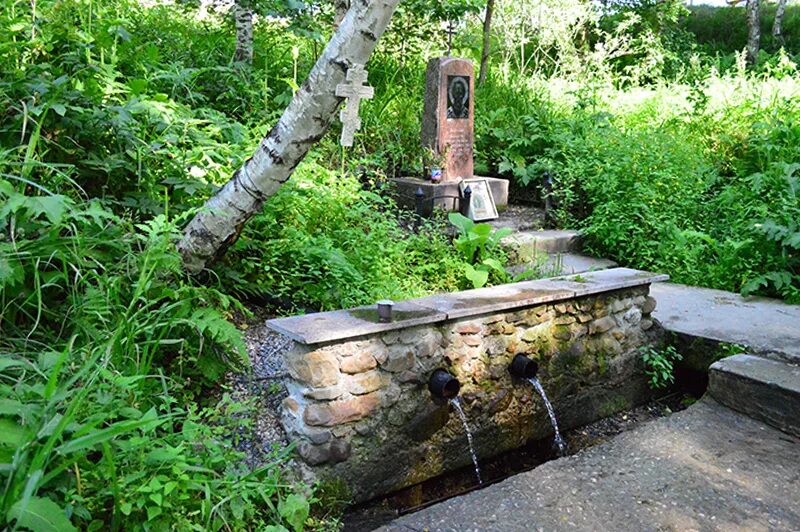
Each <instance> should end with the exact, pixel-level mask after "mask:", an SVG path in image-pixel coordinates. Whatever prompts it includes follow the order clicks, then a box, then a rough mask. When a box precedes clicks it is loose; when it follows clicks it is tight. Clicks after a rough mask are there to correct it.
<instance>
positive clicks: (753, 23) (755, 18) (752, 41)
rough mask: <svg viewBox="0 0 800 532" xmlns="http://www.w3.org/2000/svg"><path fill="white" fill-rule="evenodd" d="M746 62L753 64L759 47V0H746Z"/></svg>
mask: <svg viewBox="0 0 800 532" xmlns="http://www.w3.org/2000/svg"><path fill="white" fill-rule="evenodd" d="M746 9H747V62H748V63H749V64H751V65H755V64H756V62H757V61H758V50H759V49H760V48H761V0H747V6H746Z"/></svg>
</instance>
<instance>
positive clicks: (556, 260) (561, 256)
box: [508, 253, 617, 277]
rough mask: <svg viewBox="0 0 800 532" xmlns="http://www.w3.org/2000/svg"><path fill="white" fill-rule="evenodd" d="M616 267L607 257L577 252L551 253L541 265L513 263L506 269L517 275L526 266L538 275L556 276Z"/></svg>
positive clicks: (525, 268)
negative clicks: (600, 257) (601, 257)
mask: <svg viewBox="0 0 800 532" xmlns="http://www.w3.org/2000/svg"><path fill="white" fill-rule="evenodd" d="M534 264H536V265H538V264H540V263H539V262H538V261H537V262H535V263H534ZM616 267H617V263H616V262H614V261H612V260H608V259H598V258H595V257H590V256H588V255H581V254H579V253H551V254H549V255H548V257H547V261H546V262H544V264H542V265H541V266H531V264H515V265H514V266H511V267H510V268H508V271H509V273H510V274H511V275H519V274H520V273H522V272H524V271H525V270H527V269H528V268H533V269H535V270H536V271H537V272H538V273H539V275H540V276H544V277H558V276H559V275H573V274H576V273H586V272H593V271H597V270H607V269H609V268H616Z"/></svg>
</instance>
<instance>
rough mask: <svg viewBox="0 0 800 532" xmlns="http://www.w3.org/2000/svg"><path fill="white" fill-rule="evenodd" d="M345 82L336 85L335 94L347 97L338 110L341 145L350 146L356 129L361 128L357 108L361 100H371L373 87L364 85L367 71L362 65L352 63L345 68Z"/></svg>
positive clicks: (373, 91) (373, 93)
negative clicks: (340, 122)
mask: <svg viewBox="0 0 800 532" xmlns="http://www.w3.org/2000/svg"><path fill="white" fill-rule="evenodd" d="M347 81H349V82H350V84H349V85H348V84H347V83H340V84H338V85H337V86H336V96H339V97H342V98H347V106H346V107H345V108H344V109H342V110H341V111H340V112H339V120H341V121H342V139H341V141H340V143H341V145H342V146H352V145H353V137H354V136H355V133H356V131H358V130H359V128H361V119H360V118H359V117H358V108H359V106H360V105H361V100H362V99H363V100H371V99H372V97H373V96H374V95H375V89H373V88H372V87H369V86H366V85H364V84H365V83H366V82H367V71H366V70H364V65H353V66H351V67H350V68H349V69H348V70H347Z"/></svg>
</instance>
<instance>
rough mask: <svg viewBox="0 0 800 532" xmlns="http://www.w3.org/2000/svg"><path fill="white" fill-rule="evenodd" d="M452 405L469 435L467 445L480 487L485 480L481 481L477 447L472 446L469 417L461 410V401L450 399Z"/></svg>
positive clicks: (455, 398)
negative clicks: (476, 452)
mask: <svg viewBox="0 0 800 532" xmlns="http://www.w3.org/2000/svg"><path fill="white" fill-rule="evenodd" d="M450 404H451V405H453V408H454V409H455V411H456V412H458V417H460V418H461V424H462V425H464V432H466V433H467V443H468V444H469V454H470V456H471V457H472V464H473V465H474V466H475V477H476V478H477V479H478V485H481V484H483V480H482V479H481V468H480V467H479V466H478V455H477V454H475V446H474V445H473V444H472V432H470V430H469V423H467V415H466V414H465V413H464V409H463V408H461V399H460V398H458V397H454V398H453V399H450Z"/></svg>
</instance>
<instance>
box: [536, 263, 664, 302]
mask: <svg viewBox="0 0 800 532" xmlns="http://www.w3.org/2000/svg"><path fill="white" fill-rule="evenodd" d="M668 279H669V275H666V274H657V273H651V272H643V271H640V270H633V269H631V268H611V269H608V270H598V271H594V272H584V273H578V274H575V275H566V276H561V277H553V278H552V279H546V281H547V282H548V284H549V286H551V287H553V288H563V289H565V290H572V291H574V292H575V296H574V297H581V296H587V295H592V294H599V293H601V292H609V291H611V290H622V289H623V288H632V287H634V286H641V285H645V284H651V283H660V282H662V281H666V280H668ZM542 281H545V279H543V280H542ZM535 282H537V281H535ZM538 282H541V281H538Z"/></svg>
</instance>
